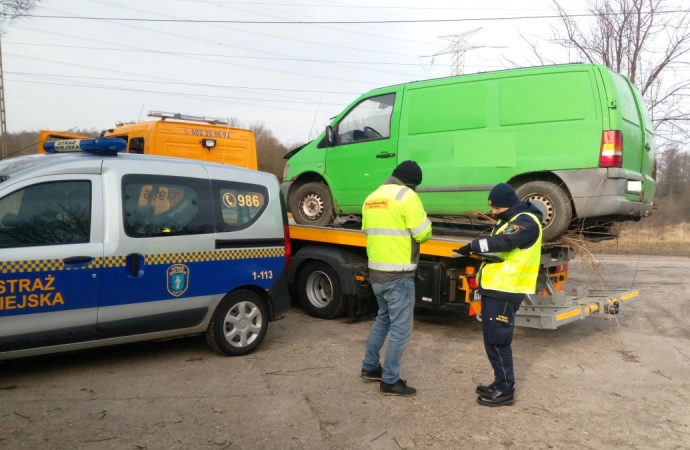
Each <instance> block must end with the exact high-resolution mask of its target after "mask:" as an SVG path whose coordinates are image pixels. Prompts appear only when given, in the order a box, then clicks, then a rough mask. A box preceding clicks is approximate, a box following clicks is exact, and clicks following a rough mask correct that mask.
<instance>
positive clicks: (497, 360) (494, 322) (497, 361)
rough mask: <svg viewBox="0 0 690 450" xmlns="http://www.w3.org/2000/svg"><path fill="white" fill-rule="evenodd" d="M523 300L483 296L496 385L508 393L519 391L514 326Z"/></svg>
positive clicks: (488, 349) (486, 344) (488, 351)
mask: <svg viewBox="0 0 690 450" xmlns="http://www.w3.org/2000/svg"><path fill="white" fill-rule="evenodd" d="M518 309H520V304H519V303H513V302H506V301H503V300H497V299H495V298H491V297H487V296H486V295H484V296H482V330H483V331H484V348H485V349H486V356H488V357H489V362H490V363H491V367H493V369H494V386H495V387H496V389H498V390H499V391H501V392H503V393H504V394H508V393H512V392H513V391H515V372H514V371H513V350H512V349H511V348H510V344H511V343H512V342H513V328H514V327H515V313H516V312H517V310H518Z"/></svg>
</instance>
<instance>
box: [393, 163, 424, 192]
mask: <svg viewBox="0 0 690 450" xmlns="http://www.w3.org/2000/svg"><path fill="white" fill-rule="evenodd" d="M393 176H394V177H395V178H397V179H398V180H400V181H402V182H403V183H405V184H406V185H408V186H419V185H420V184H422V168H421V167H419V164H417V163H416V162H414V161H410V160H407V161H403V162H401V163H400V164H398V167H396V168H395V170H394V171H393Z"/></svg>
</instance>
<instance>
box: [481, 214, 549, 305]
mask: <svg viewBox="0 0 690 450" xmlns="http://www.w3.org/2000/svg"><path fill="white" fill-rule="evenodd" d="M520 214H527V215H528V216H530V217H532V218H533V219H534V220H535V222H537V225H538V226H539V237H538V238H537V240H536V241H535V242H534V244H532V246H531V247H529V248H526V249H519V248H516V249H513V250H511V251H509V252H498V254H499V255H500V256H501V258H502V259H503V262H500V263H484V264H482V267H481V270H480V272H479V283H480V286H481V287H482V288H484V289H491V290H493V291H502V292H512V293H515V294H534V292H535V290H536V288H537V275H538V274H539V264H540V262H541V236H542V230H541V223H540V222H539V219H538V218H537V216H535V215H534V214H532V213H528V212H522V213H520ZM520 214H517V215H515V216H514V217H513V218H511V219H510V220H508V221H507V222H506V223H504V224H503V225H502V226H500V227H498V228H494V231H493V232H492V233H491V235H492V236H494V235H497V234H501V233H503V231H504V230H505V229H506V227H507V226H508V224H509V223H510V222H512V221H513V220H515V219H516V218H517V217H518V216H519V215H520Z"/></svg>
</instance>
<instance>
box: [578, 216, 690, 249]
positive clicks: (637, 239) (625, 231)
mask: <svg viewBox="0 0 690 450" xmlns="http://www.w3.org/2000/svg"><path fill="white" fill-rule="evenodd" d="M587 248H588V250H589V251H590V252H591V253H613V254H637V255H672V256H689V257H690V223H687V222H683V223H679V224H675V225H658V226H653V227H652V226H643V225H641V224H631V225H626V226H624V227H622V230H621V232H620V235H619V237H618V239H614V240H611V241H604V242H599V243H587Z"/></svg>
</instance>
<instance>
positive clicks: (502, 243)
mask: <svg viewBox="0 0 690 450" xmlns="http://www.w3.org/2000/svg"><path fill="white" fill-rule="evenodd" d="M489 205H490V206H491V208H492V213H493V214H494V215H495V216H496V218H497V220H498V221H497V222H496V225H494V228H493V230H492V231H491V236H489V237H486V238H481V239H475V240H473V241H472V242H471V243H470V244H468V245H466V246H464V247H461V248H459V249H456V250H455V251H456V252H457V253H459V254H461V255H469V254H470V253H487V252H497V253H498V254H499V255H500V256H501V258H502V259H503V261H502V262H486V261H485V262H484V263H483V264H482V266H481V268H480V269H479V275H478V277H477V278H478V281H479V293H480V294H481V296H482V329H483V332H484V348H485V349H486V355H487V356H488V357H489V362H491V366H492V367H493V369H494V381H493V383H491V384H489V385H487V386H477V390H476V391H477V394H479V397H478V398H477V401H478V402H479V404H480V405H485V406H503V405H512V404H513V403H514V392H515V373H514V371H513V352H512V349H511V347H510V344H511V343H512V341H513V328H514V325H515V313H516V312H517V310H518V309H519V308H520V304H521V303H522V300H523V297H524V295H525V294H534V292H535V289H536V285H537V275H538V273H539V264H540V260H541V237H542V230H541V220H542V217H543V214H542V212H541V211H540V210H539V209H538V208H537V207H536V206H535V205H532V204H531V203H529V202H522V201H520V199H519V198H518V197H517V194H515V190H513V188H512V187H511V186H510V185H508V184H505V183H501V184H498V185H496V186H494V188H493V189H491V192H490V193H489Z"/></svg>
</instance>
